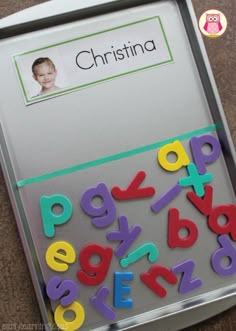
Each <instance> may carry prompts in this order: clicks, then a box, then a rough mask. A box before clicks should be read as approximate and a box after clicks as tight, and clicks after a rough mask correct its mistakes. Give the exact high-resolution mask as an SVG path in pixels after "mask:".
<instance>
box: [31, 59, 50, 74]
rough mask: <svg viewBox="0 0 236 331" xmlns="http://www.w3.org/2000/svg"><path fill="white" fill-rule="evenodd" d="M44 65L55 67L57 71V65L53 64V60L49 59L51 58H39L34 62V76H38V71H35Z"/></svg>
mask: <svg viewBox="0 0 236 331" xmlns="http://www.w3.org/2000/svg"><path fill="white" fill-rule="evenodd" d="M42 63H46V64H48V65H49V66H51V67H53V69H54V70H56V67H55V64H54V63H53V62H52V60H51V59H49V57H39V58H38V59H36V60H35V61H34V63H33V64H32V72H33V74H34V75H36V71H35V68H36V67H37V66H38V65H40V64H42Z"/></svg>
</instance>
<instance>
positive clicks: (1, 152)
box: [0, 0, 236, 331]
mask: <svg viewBox="0 0 236 331" xmlns="http://www.w3.org/2000/svg"><path fill="white" fill-rule="evenodd" d="M159 1H160V0H146V2H145V5H146V4H147V5H148V4H151V3H157V2H159ZM172 1H174V2H176V3H177V4H178V8H179V11H180V14H181V16H182V20H183V23H184V26H185V31H186V33H187V37H188V41H189V43H190V46H191V50H192V53H193V55H194V59H195V63H196V65H197V68H198V72H199V76H200V79H201V83H202V86H203V89H204V93H205V95H206V98H207V101H208V104H209V108H210V111H211V115H212V118H213V120H214V122H217V123H220V124H221V128H219V129H218V130H217V131H216V132H217V135H218V138H219V139H220V141H221V143H222V144H223V145H224V148H225V153H226V156H225V161H226V165H227V169H228V173H229V176H230V179H231V183H232V187H233V190H234V194H235V195H236V180H235V178H234V176H233V171H235V167H236V153H235V149H234V144H233V141H232V138H231V135H230V130H229V128H228V124H227V120H226V117H225V113H224V110H223V106H222V104H221V101H220V97H219V94H218V90H217V86H216V83H215V80H214V76H213V73H212V70H211V66H210V62H209V59H208V56H207V52H206V49H205V45H204V42H203V39H202V36H201V33H200V31H199V29H198V24H197V20H196V16H195V12H194V8H193V5H192V1H191V0H172ZM97 2H98V4H97V5H95V6H88V7H86V8H83V9H79V8H78V10H75V11H71V12H68V13H64V14H59V15H55V16H51V17H45V18H43V19H39V20H35V21H30V22H26V23H21V24H16V25H11V26H7V27H4V28H0V42H1V40H4V39H8V38H11V37H16V36H18V35H21V34H26V33H29V32H34V31H37V30H43V29H47V28H50V27H55V26H60V25H63V24H66V23H71V22H74V21H77V20H80V19H86V18H88V17H92V16H99V15H102V14H107V13H110V12H116V11H119V10H125V9H128V8H131V7H136V6H142V5H144V3H143V2H142V0H107V1H105V0H97ZM42 25H43V28H42ZM0 141H1V145H0V163H1V166H2V169H3V174H4V178H5V182H6V185H7V190H8V194H9V196H10V200H11V205H12V208H13V212H14V216H15V218H16V222H17V227H18V231H19V233H20V237H21V242H22V245H23V248H24V253H25V256H26V260H27V264H28V267H29V269H30V275H31V279H32V281H33V285H34V289H35V293H36V296H37V300H38V304H39V307H40V312H41V315H42V318H43V321H44V324H45V327H46V330H54V329H58V328H57V327H56V325H55V323H54V322H53V320H52V316H50V315H52V307H51V304H50V301H49V300H46V299H47V296H46V295H45V293H44V292H45V290H44V288H43V287H44V282H43V278H42V273H41V270H40V266H39V261H37V263H36V265H35V260H34V261H33V258H32V255H34V254H35V253H36V250H35V248H34V244H33V239H32V237H31V236H28V238H29V237H30V242H29V241H28V239H27V237H26V232H28V231H29V227H28V229H27V227H26V228H25V225H26V226H28V225H27V221H26V216H25V213H24V209H23V205H22V202H21V199H20V195H19V192H18V190H17V187H16V185H15V183H16V178H15V175H14V171H13V168H12V166H11V161H10V157H9V154H8V150H7V145H6V143H5V138H4V133H3V129H2V126H1V124H0ZM22 220H25V221H22ZM32 252H33V253H32ZM35 255H36V254H35ZM38 269H39V270H38ZM36 270H37V271H36ZM222 290H223V294H222V293H221V295H220V296H219V295H216V297H215V295H214V294H216V293H218V292H219V291H222ZM209 294H211V299H210V300H207V301H204V300H203V301H201V300H202V298H203V297H205V296H209ZM234 296H235V297H236V285H230V286H225V287H222V288H220V289H218V290H213V291H210V292H205V293H204V294H202V295H199V296H196V297H193V298H191V299H187V300H182V301H179V302H177V303H175V304H171V305H166V306H164V307H162V308H157V309H155V310H154V311H149V312H148V314H149V315H151V314H153V313H154V314H155V312H157V313H158V312H160V310H163V311H165V310H166V312H164V313H163V314H162V315H161V316H156V317H154V318H152V319H151V320H150V318H149V319H147V318H144V319H143V321H141V322H140V323H138V324H136V323H135V324H132V325H129V321H127V320H131V319H134V316H133V317H130V318H128V319H124V320H120V321H118V322H117V323H115V325H114V326H112V330H114V331H116V330H117V331H118V330H120V331H121V330H128V329H131V328H133V327H135V326H140V325H143V324H148V323H150V322H153V321H157V320H159V319H162V318H168V317H169V316H172V315H176V314H181V313H182V312H185V311H188V310H192V309H195V308H198V307H200V306H204V305H208V304H210V303H212V302H217V301H220V300H223V299H225V298H227V297H234ZM198 298H199V299H200V301H199V299H198ZM45 301H46V302H45ZM195 301H196V303H194V302H195ZM183 302H186V303H187V306H186V307H185V308H184V307H180V308H179V309H175V311H174V312H173V311H171V310H170V311H169V312H168V309H169V308H170V307H172V306H178V305H179V306H181V305H182V303H183ZM189 304H190V305H189ZM227 308H229V307H227ZM143 315H146V313H142V314H140V315H138V317H140V319H142V317H143ZM126 322H128V325H126V324H125V323H126ZM119 323H124V326H123V327H122V328H120V327H119ZM109 330H110V327H109V326H102V327H99V328H96V329H93V331H109Z"/></svg>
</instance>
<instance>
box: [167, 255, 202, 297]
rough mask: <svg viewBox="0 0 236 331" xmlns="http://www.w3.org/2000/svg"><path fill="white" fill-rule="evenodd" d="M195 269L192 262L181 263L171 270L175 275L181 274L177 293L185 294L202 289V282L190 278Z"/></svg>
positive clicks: (199, 279)
mask: <svg viewBox="0 0 236 331" xmlns="http://www.w3.org/2000/svg"><path fill="white" fill-rule="evenodd" d="M194 268H195V262H194V261H193V260H185V261H182V262H180V263H178V264H176V265H175V266H173V267H172V268H171V270H172V271H173V272H174V273H175V274H176V273H179V272H181V273H182V276H181V281H180V284H179V293H181V294H186V293H189V292H191V291H193V290H196V289H197V288H199V287H202V280H201V278H199V277H196V278H192V275H193V271H194Z"/></svg>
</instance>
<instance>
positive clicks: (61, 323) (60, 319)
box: [54, 301, 85, 331]
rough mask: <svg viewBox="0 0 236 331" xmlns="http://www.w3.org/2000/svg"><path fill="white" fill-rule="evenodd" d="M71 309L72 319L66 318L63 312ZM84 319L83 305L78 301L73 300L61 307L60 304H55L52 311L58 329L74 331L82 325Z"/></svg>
mask: <svg viewBox="0 0 236 331" xmlns="http://www.w3.org/2000/svg"><path fill="white" fill-rule="evenodd" d="M68 310H69V311H73V313H74V319H73V320H69V321H68V320H66V319H65V317H64V314H65V313H66V312H67V311H68ZM84 319H85V313H84V308H83V306H82V305H81V304H80V303H79V302H78V301H73V302H72V304H70V305H69V306H67V307H63V306H62V305H59V306H57V308H56V309H55V313H54V320H55V322H56V325H57V326H58V328H59V329H61V330H63V331H75V330H78V329H80V327H81V326H82V325H83V323H84Z"/></svg>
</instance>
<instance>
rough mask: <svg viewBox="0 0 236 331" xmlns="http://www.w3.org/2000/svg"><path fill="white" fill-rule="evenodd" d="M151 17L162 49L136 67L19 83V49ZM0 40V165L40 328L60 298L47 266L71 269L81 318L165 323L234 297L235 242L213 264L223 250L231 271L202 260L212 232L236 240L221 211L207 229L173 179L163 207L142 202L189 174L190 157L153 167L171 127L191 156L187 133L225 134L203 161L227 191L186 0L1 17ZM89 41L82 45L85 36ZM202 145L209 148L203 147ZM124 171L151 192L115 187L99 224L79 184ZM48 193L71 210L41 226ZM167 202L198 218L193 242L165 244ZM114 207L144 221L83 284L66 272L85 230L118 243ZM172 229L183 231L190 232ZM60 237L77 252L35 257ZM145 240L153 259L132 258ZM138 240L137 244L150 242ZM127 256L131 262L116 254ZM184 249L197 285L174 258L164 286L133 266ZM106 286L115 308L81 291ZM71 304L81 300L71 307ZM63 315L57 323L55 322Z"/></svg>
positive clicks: (212, 101) (209, 254)
mask: <svg viewBox="0 0 236 331" xmlns="http://www.w3.org/2000/svg"><path fill="white" fill-rule="evenodd" d="M154 21H155V24H157V26H158V27H159V33H160V36H161V37H160V38H161V39H159V41H160V43H161V42H162V43H164V44H163V45H164V46H165V50H166V53H165V56H167V59H166V60H165V61H163V60H162V61H159V60H158V61H157V62H155V63H154V64H153V63H152V64H150V65H141V66H139V67H138V69H137V70H134V69H133V67H132V65H130V68H131V69H129V70H127V69H126V70H124V71H123V72H122V71H121V72H120V73H119V74H117V73H115V74H114V73H112V74H109V75H106V78H105V79H104V78H101V77H100V78H97V79H93V80H91V81H90V82H89V83H86V84H82V83H81V84H77V85H76V84H74V85H73V88H67V87H65V88H63V89H62V91H60V92H59V93H55V94H51V95H48V96H46V97H44V96H43V97H42V96H36V97H34V96H33V97H29V95H28V92H27V89H26V88H25V87H26V85H25V84H27V81H26V82H25V81H24V77H23V76H22V73H21V71H22V66H21V65H22V63H21V65H19V63H20V61H21V59H23V60H24V59H27V58H26V57H27V56H29V55H30V56H32V57H34V55H35V57H36V56H37V57H38V56H44V54H45V55H46V53H48V54H52V50H54V49H58V50H59V55H58V56H60V54H61V53H60V52H62V51H61V50H60V49H59V47H60V45H62V44H63V45H65V44H66V45H72V43H73V42H74V41H75V42H78V43H80V42H81V43H82V42H83V41H84V40H86V41H87V40H88V43H89V41H93V42H94V43H96V40H97V38H103V37H104V38H103V39H101V40H104V43H105V42H109V43H110V44H112V43H114V42H115V41H116V40H118V39H116V38H118V37H119V35H120V36H123V38H126V35H127V38H128V37H129V36H130V35H132V38H134V36H135V33H134V32H131V30H132V29H130V30H126V29H127V28H129V27H130V26H131V27H132V28H134V29H136V28H137V27H138V29H139V30H137V31H138V33H137V38H138V37H139V36H140V38H141V37H142V36H143V35H144V37H145V36H146V35H145V31H147V30H148V29H149V28H147V27H146V25H145V26H144V25H143V24H144V23H147V22H148V24H149V23H150V22H151V23H152V22H154ZM142 28H143V31H142ZM148 31H149V30H148ZM153 31H155V27H154V28H153V30H152V32H153ZM113 32H114V33H115V34H113ZM129 34H130V35H129ZM114 36H115V37H114ZM147 36H148V35H147ZM92 38H93V39H92ZM113 38H115V39H113ZM153 38H155V36H154V37H153ZM125 42H127V43H128V42H130V40H126V41H125ZM112 46H113V45H112ZM149 46H150V45H149ZM159 46H160V47H161V45H159ZM164 46H163V47H164ZM88 50H89V51H88ZM0 51H1V63H0V70H1V73H2V75H3V76H7V77H8V79H7V81H6V82H5V84H4V86H2V87H1V91H0V116H1V118H0V119H1V133H0V134H1V165H2V168H3V172H4V176H5V180H6V183H7V186H8V191H9V195H10V198H11V203H12V206H13V209H14V213H15V217H16V220H17V224H18V228H19V232H20V235H21V239H22V242H23V245H24V250H25V254H26V258H27V262H28V264H29V268H30V272H31V276H32V280H33V283H34V287H35V291H36V295H37V298H38V302H39V305H40V309H41V314H42V317H43V320H44V323H45V325H46V327H47V329H53V328H57V327H58V325H56V324H59V323H55V320H54V313H55V310H56V308H57V307H58V306H60V302H59V299H60V298H58V299H57V300H53V299H49V297H48V295H47V293H46V287H47V286H48V285H47V284H48V282H49V281H50V280H51V279H52V277H54V276H58V277H60V278H61V280H72V281H73V282H74V283H75V284H76V285H77V287H78V288H79V294H78V296H77V298H76V299H75V300H76V301H78V302H79V303H80V305H81V306H82V307H83V309H82V310H83V311H84V315H85V319H84V321H83V323H82V325H81V326H79V327H78V325H77V327H76V329H81V330H84V331H87V330H92V331H95V330H96V331H105V330H127V329H132V328H134V329H135V330H138V329H140V330H141V329H142V330H144V329H145V330H147V329H148V328H150V330H151V329H153V328H154V329H156V327H159V328H160V329H161V330H172V331H173V330H176V329H177V328H182V327H185V326H187V325H189V324H191V323H193V322H194V321H197V320H198V319H197V317H196V314H197V312H199V314H201V316H205V317H209V315H211V314H213V311H214V312H215V313H216V312H219V311H221V310H223V307H226V306H227V305H228V306H230V305H232V304H233V302H234V300H235V294H236V287H235V277H236V275H235V272H234V271H232V268H231V267H232V265H233V264H234V256H231V260H229V261H228V262H227V261H224V264H222V265H223V269H227V267H226V264H227V263H228V267H229V268H228V269H229V270H231V271H229V272H228V274H227V272H226V274H227V275H222V273H219V272H218V273H217V270H214V267H212V265H211V261H212V259H213V255H214V253H215V255H217V254H216V252H218V251H219V249H220V244H219V243H220V242H222V238H223V241H224V240H226V241H227V243H228V245H231V246H230V247H231V248H232V249H231V251H232V252H233V251H234V249H235V245H234V243H233V240H232V239H231V237H230V236H228V232H227V229H226V230H222V229H223V223H222V226H220V225H219V227H220V228H221V230H220V231H221V233H214V231H212V229H210V228H209V226H208V225H207V223H208V222H209V215H210V211H209V210H208V211H205V215H203V214H201V213H200V212H199V210H198V209H197V208H195V207H194V206H193V204H191V203H190V202H189V200H188V199H187V197H186V196H187V193H188V192H192V191H193V190H192V189H191V188H190V187H187V188H184V189H182V191H181V194H178V195H177V196H176V198H175V199H173V200H171V201H170V202H169V203H168V204H166V205H164V206H162V207H161V208H160V210H158V211H157V209H158V208H157V207H156V210H155V212H153V208H152V209H151V208H150V207H151V206H153V205H156V204H155V203H154V202H155V201H156V200H158V199H160V197H161V196H162V195H163V193H165V192H167V191H168V190H169V189H170V188H171V187H173V185H176V184H177V183H178V182H179V179H180V178H184V177H186V175H187V172H186V167H182V168H181V169H179V170H178V171H174V172H169V171H165V170H164V169H162V168H161V167H160V166H159V165H158V161H157V154H158V153H159V151H160V150H162V148H163V146H165V145H167V144H172V143H173V142H174V141H175V140H179V141H180V142H181V144H182V146H183V148H184V150H185V152H186V154H187V155H188V156H189V158H190V159H191V161H193V156H192V153H191V148H190V140H191V139H192V138H193V137H200V136H204V135H207V136H209V135H210V136H211V137H213V139H214V141H218V142H219V144H220V146H221V147H220V148H221V153H220V155H219V157H217V160H215V162H209V164H207V171H208V172H209V173H210V174H212V175H213V180H212V182H211V183H210V185H212V187H213V202H212V209H213V208H216V207H217V206H220V205H223V206H229V205H230V206H234V205H235V192H236V181H235V170H236V167H235V164H236V162H235V151H234V146H233V143H232V140H231V137H230V133H229V129H228V126H227V123H226V120H225V116H224V111H223V109H222V106H221V103H220V100H219V96H218V93H217V89H216V85H215V83H214V79H213V76H212V72H211V69H210V65H209V62H208V59H207V56H206V52H205V49H204V46H203V42H202V40H201V36H200V33H199V31H198V26H197V23H196V18H195V15H194V11H193V8H192V4H191V1H188V0H180V1H174V0H167V1H146V2H145V4H144V3H143V1H141V0H133V1H129V0H122V1H118V0H114V1H109V0H108V1H102V0H101V1H96V2H93V3H91V4H90V5H89V4H86V5H84V4H83V6H82V5H81V8H78V10H75V11H72V12H67V13H64V14H60V15H56V16H52V17H47V18H42V19H39V20H34V21H32V22H27V23H24V24H18V25H15V26H9V27H5V28H4V27H3V28H1V29H0ZM86 51H87V52H91V48H86ZM149 51H150V49H149ZM130 52H131V48H130ZM163 52H164V51H163ZM77 54H79V51H77ZM131 54H132V53H130V54H129V55H130V56H131ZM158 56H159V55H158ZM114 57H115V55H114ZM133 57H134V56H133ZM100 59H101V58H100ZM65 67H66V64H65ZM22 77H23V78H22ZM96 77H97V76H96ZM90 83H91V84H90ZM208 152H209V151H208ZM204 153H206V154H207V150H205V152H204ZM170 162H174V159H172V160H171V161H170ZM141 171H143V172H141ZM137 174H139V175H138V177H137ZM134 178H136V179H137V178H139V180H137V181H139V182H140V183H142V185H143V186H144V187H147V186H148V187H152V189H155V191H156V193H155V195H153V194H152V195H150V196H149V197H147V196H146V197H145V198H140V197H136V198H135V199H133V198H128V199H126V200H122V199H121V200H120V199H118V198H117V194H115V195H114V196H115V198H114V199H113V200H112V201H113V204H114V206H115V208H116V217H115V219H114V220H113V223H112V224H110V225H109V226H104V228H98V227H97V226H94V224H92V222H91V216H89V215H88V212H87V213H86V212H85V211H84V210H85V209H86V208H85V207H83V202H81V198H82V196H83V197H84V196H86V194H85V192H86V191H87V190H88V188H91V187H93V188H95V187H97V186H98V184H101V183H105V185H106V187H107V188H108V191H109V190H110V191H113V192H114V187H117V186H118V187H119V188H121V189H123V190H124V189H125V188H126V187H127V186H128V185H129V184H130V183H131V181H132V180H133V179H134ZM136 184H137V183H136ZM102 185H103V188H104V184H102ZM112 189H113V190H112ZM205 189H206V187H205ZM115 190H116V191H117V189H115ZM118 191H119V189H118ZM222 192H223V194H222ZM55 195H63V196H65V197H67V198H68V199H69V200H70V201H71V204H72V207H73V213H72V216H71V219H70V220H69V221H68V222H65V224H62V225H60V226H56V227H55V235H54V236H53V235H49V236H46V235H45V233H44V228H43V222H42V218H43V215H42V207H41V208H40V199H41V197H42V196H55ZM85 200H86V199H85ZM95 203H96V204H97V205H98V206H99V203H101V201H100V200H99V199H98V200H97V201H95ZM57 204H59V203H57ZM81 204H82V206H81ZM176 208H177V209H178V210H179V214H180V218H185V219H188V220H192V222H194V224H195V227H197V229H198V237H197V240H196V242H194V244H192V245H190V246H189V247H188V248H183V247H172V248H170V247H169V246H168V244H167V240H168V238H169V237H168V236H169V234H168V226H167V224H168V213H169V210H170V209H172V210H173V209H176ZM154 209H155V207H154ZM53 212H54V213H55V214H56V213H59V214H60V213H62V210H61V209H60V208H59V209H55V210H54V209H53ZM103 216H104V215H103ZM121 216H125V217H126V218H127V219H128V224H129V226H130V227H132V226H135V225H136V227H137V225H138V228H139V230H140V231H141V233H140V235H139V236H138V237H137V238H136V240H135V241H134V243H133V244H132V245H130V247H129V248H128V249H127V251H125V252H123V254H120V255H119V254H117V255H118V256H117V255H116V253H114V252H113V257H112V259H111V263H110V265H109V270H108V272H107V275H106V277H105V276H104V279H103V280H102V282H100V283H99V284H97V285H90V286H88V285H86V284H84V283H82V282H81V281H79V280H78V278H77V276H76V275H77V272H78V271H79V270H81V265H82V264H83V263H82V262H81V261H80V263H79V260H78V259H79V255H80V252H81V251H82V250H83V249H84V248H86V247H87V245H89V244H97V245H101V246H102V247H109V248H110V249H112V250H114V251H115V252H116V250H117V248H118V247H119V241H118V242H117V241H114V240H113V241H112V240H109V233H110V235H111V233H112V231H113V232H114V231H118V217H119V219H120V217H121ZM123 219H124V218H123ZM226 224H228V223H226ZM107 225H108V224H107ZM224 231H225V232H224ZM223 232H224V233H223ZM181 235H183V236H184V235H185V236H188V234H186V233H182V234H181ZM220 238H221V239H220ZM233 239H235V238H233ZM58 241H67V242H68V243H69V244H71V245H72V246H73V248H74V250H75V253H76V259H75V261H74V262H73V263H71V264H70V265H69V268H68V270H67V271H65V272H56V271H53V270H52V269H51V268H49V266H48V265H47V263H46V261H45V254H46V251H47V249H48V247H49V246H50V245H52V244H53V243H54V242H58ZM147 243H149V244H150V245H151V246H152V247H154V246H155V247H156V248H158V251H159V257H158V259H157V257H155V258H153V261H150V260H152V258H150V256H149V260H148V259H147V258H146V257H145V256H141V255H142V254H141V255H140V250H139V259H137V261H135V257H134V256H135V255H134V254H133V255H132V252H134V251H136V252H137V248H138V247H140V246H142V247H146V248H145V249H147V246H143V245H145V244H147ZM150 245H149V247H150ZM156 248H155V249H154V251H155V252H157V250H156ZM145 249H144V251H143V252H144V253H143V255H147V252H148V251H147V250H145ZM129 254H130V255H129ZM232 254H233V253H232ZM95 255H96V254H95ZM215 255H214V256H215ZM218 255H219V254H218ZM122 259H123V267H122V265H121V264H120V260H122ZM125 260H126V262H127V261H128V264H129V265H128V268H125V267H124V264H125ZM154 260H155V261H154ZM186 260H187V261H190V264H191V263H192V262H191V261H194V263H195V268H194V270H193V275H192V276H193V278H194V279H195V278H196V277H197V279H198V281H197V283H198V285H199V284H200V283H201V286H200V285H199V286H196V288H194V289H192V290H188V291H187V292H186V293H185V290H186V289H185V290H183V288H182V290H181V288H180V284H181V283H182V280H183V278H181V272H176V275H175V277H177V281H176V280H175V284H168V282H165V281H164V280H160V283H161V284H162V286H164V288H165V289H166V290H167V295H166V296H164V297H163V298H161V297H160V296H158V295H157V294H156V293H154V292H153V291H152V290H151V289H150V288H148V286H146V285H145V284H144V282H143V281H141V279H140V275H141V274H142V273H147V272H148V271H150V268H152V267H154V266H164V267H165V268H166V269H168V270H169V272H172V273H174V271H173V270H174V269H175V270H176V269H178V268H177V267H176V265H178V263H180V262H182V264H184V263H186ZM91 263H95V264H96V263H99V260H96V259H95V258H94V259H93V260H92V262H91ZM222 263H223V262H222ZM80 264H81V265H80ZM213 264H214V263H213ZM174 267H176V268H174ZM215 269H216V268H215ZM127 270H128V271H129V272H131V273H132V275H133V276H132V277H133V279H132V280H129V281H127V279H126V280H124V281H123V283H122V284H123V285H120V288H119V286H118V285H117V287H116V286H115V287H114V283H115V282H117V279H116V280H115V278H116V277H118V278H119V274H116V273H119V272H120V273H121V274H124V273H125V272H126V271H127ZM171 270H172V271H171ZM114 274H116V277H115V278H114ZM117 275H118V276H117ZM90 276H91V274H90ZM126 277H127V275H126ZM195 280H196V279H195ZM199 280H200V283H199ZM158 281H159V278H158ZM116 284H117V283H116ZM195 285H196V283H195ZM122 286H123V287H122ZM124 286H129V287H126V288H125V287H124ZM102 287H106V288H107V289H108V290H106V291H107V292H106V294H107V298H106V304H107V307H109V309H112V311H113V313H112V314H113V315H112V316H113V317H114V316H115V318H114V319H110V320H109V319H107V318H105V317H104V316H103V315H102V314H101V313H99V311H98V310H96V309H95V308H94V306H92V304H91V300H90V299H91V298H92V297H94V296H95V294H96V293H98V290H99V289H100V288H102ZM193 287H194V286H193ZM117 288H119V289H120V291H118V290H117ZM122 290H124V291H126V290H127V291H128V292H129V291H131V292H130V294H128V295H127V296H126V295H125V293H124V294H122V293H121V297H120V299H123V300H124V301H125V303H127V302H129V304H130V301H129V300H128V299H131V298H132V300H133V302H132V304H131V307H123V306H122V304H123V303H122V302H121V303H120V302H118V303H117V302H116V300H115V302H113V297H115V298H116V299H117V297H118V298H119V295H120V292H122ZM115 292H116V294H114V293H115ZM108 293H109V294H108ZM65 294H66V293H63V295H65ZM49 296H50V295H49ZM116 296H117V297H116ZM118 301H119V300H118ZM121 301H122V300H121ZM125 305H126V304H125ZM125 305H124V306H125ZM67 307H68V306H67ZM69 307H71V306H69ZM206 307H207V309H208V308H209V307H211V313H210V310H209V312H208V313H207V314H206V311H207V309H206ZM80 309H81V308H80ZM65 310H66V308H65ZM68 310H69V309H68ZM67 313H68V312H67ZM67 313H65V319H66V320H67V323H68V325H69V324H70V322H68V321H70V318H72V320H73V318H75V319H76V317H75V316H74V317H73V316H70V314H68V316H66V314H67ZM74 313H76V311H75V312H74ZM80 313H81V311H77V313H76V314H78V315H79V314H80ZM103 313H104V310H103ZM204 314H205V315H204ZM82 315H83V314H82ZM61 316H63V313H62V312H61ZM76 316H77V315H76ZM109 316H111V314H110V315H109ZM77 317H78V316H77ZM78 319H82V317H79V318H78ZM180 320H181V322H179V321H180ZM57 322H58V321H57ZM68 325H67V326H68ZM61 329H66V326H65V324H63V325H61Z"/></svg>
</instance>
